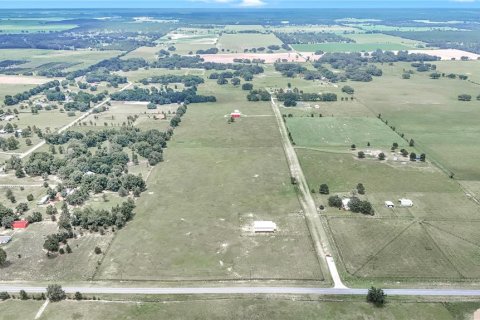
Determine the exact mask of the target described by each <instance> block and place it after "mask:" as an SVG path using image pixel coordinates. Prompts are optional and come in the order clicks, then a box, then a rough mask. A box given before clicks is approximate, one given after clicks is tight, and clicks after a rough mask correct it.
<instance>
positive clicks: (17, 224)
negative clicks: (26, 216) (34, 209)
mask: <svg viewBox="0 0 480 320" xmlns="http://www.w3.org/2000/svg"><path fill="white" fill-rule="evenodd" d="M27 227H28V221H27V220H18V221H13V222H12V229H26V228H27Z"/></svg>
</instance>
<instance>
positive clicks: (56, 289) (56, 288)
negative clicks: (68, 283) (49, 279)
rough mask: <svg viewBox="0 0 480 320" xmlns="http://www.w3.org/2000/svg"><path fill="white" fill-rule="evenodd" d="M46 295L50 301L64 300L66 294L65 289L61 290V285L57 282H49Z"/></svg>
mask: <svg viewBox="0 0 480 320" xmlns="http://www.w3.org/2000/svg"><path fill="white" fill-rule="evenodd" d="M47 297H48V299H49V300H50V301H52V302H57V301H61V300H65V299H66V298H67V295H66V294H65V291H63V289H62V287H61V286H60V285H58V284H50V285H49V286H48V287H47Z"/></svg>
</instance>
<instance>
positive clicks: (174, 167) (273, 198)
mask: <svg viewBox="0 0 480 320" xmlns="http://www.w3.org/2000/svg"><path fill="white" fill-rule="evenodd" d="M199 90H200V91H201V92H202V93H204V94H212V93H214V94H215V95H216V97H217V99H218V102H217V103H214V104H192V105H190V106H189V110H188V112H187V114H186V115H185V116H184V118H183V119H184V120H182V124H181V126H180V127H179V128H178V129H177V130H176V131H175V136H174V137H173V139H172V141H171V142H170V144H169V147H168V149H167V150H166V154H165V162H164V163H163V164H162V166H161V167H155V168H154V169H153V170H152V173H151V175H150V176H149V179H148V181H147V183H148V190H147V191H146V192H145V193H144V194H143V195H142V196H141V197H140V199H139V200H138V201H137V209H136V212H138V214H137V216H136V217H135V219H134V220H133V221H132V222H131V223H130V224H129V225H128V226H127V227H126V228H125V229H124V230H122V231H121V232H119V233H118V235H117V236H116V238H115V239H114V241H113V243H112V246H111V247H110V249H109V251H108V252H107V253H106V257H105V259H104V260H103V263H102V265H101V266H100V269H99V272H98V273H97V275H96V277H95V278H96V279H98V280H100V279H136V280H140V279H143V280H163V279H176V280H182V279H232V280H234V279H248V278H250V277H251V278H253V279H312V280H322V279H323V275H322V272H321V270H320V266H319V264H318V261H317V260H316V255H315V252H314V249H313V246H312V243H311V240H310V238H309V235H308V231H307V229H306V224H305V221H304V218H303V215H302V214H301V211H300V206H299V203H298V199H297V196H296V193H295V191H294V189H293V187H292V185H291V184H290V175H289V172H288V167H287V164H286V160H285V158H284V155H283V149H282V146H281V143H280V136H279V132H278V128H277V125H276V120H275V118H274V116H273V113H272V111H271V107H270V104H269V103H248V102H247V101H246V100H245V97H244V93H243V92H242V91H241V89H240V88H233V87H231V86H222V87H220V86H218V85H217V84H216V83H215V82H214V81H208V82H207V83H206V84H205V85H202V86H200V87H199ZM233 109H240V110H241V111H242V113H243V114H245V115H246V116H245V117H244V118H242V119H240V120H238V121H237V122H235V123H233V124H227V119H228V118H227V117H226V115H227V114H229V113H230V112H232V111H233ZM212 167H214V168H215V170H214V171H212V170H210V169H211V168H212ZM192 177H195V178H194V179H192ZM185 197H187V199H188V200H187V201H179V199H181V198H185ZM253 220H273V221H275V222H276V223H277V224H278V226H279V232H278V233H276V234H275V235H261V236H258V235H257V236H255V235H253V234H252V232H251V231H249V230H248V228H249V226H250V225H251V223H252V222H253ZM159 244H161V245H160V246H159ZM127 245H128V246H129V247H130V248H140V247H141V248H142V250H122V249H121V248H123V247H125V246H127ZM285 253H288V254H285ZM300 257H301V258H300ZM279 260H282V261H283V262H282V263H280V264H272V261H279ZM125 261H130V262H127V263H125ZM134 261H137V262H138V261H142V263H136V262H134ZM139 271H140V272H139Z"/></svg>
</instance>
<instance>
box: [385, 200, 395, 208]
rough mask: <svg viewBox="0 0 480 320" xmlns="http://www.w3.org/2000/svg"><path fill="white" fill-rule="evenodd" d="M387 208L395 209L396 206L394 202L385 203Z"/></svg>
mask: <svg viewBox="0 0 480 320" xmlns="http://www.w3.org/2000/svg"><path fill="white" fill-rule="evenodd" d="M385 207H387V208H395V204H394V203H393V202H392V201H385Z"/></svg>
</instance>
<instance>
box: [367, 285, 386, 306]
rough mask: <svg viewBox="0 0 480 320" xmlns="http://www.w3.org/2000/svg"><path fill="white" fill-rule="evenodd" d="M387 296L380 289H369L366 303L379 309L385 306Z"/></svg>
mask: <svg viewBox="0 0 480 320" xmlns="http://www.w3.org/2000/svg"><path fill="white" fill-rule="evenodd" d="M386 296H387V295H386V294H385V292H383V290H382V289H380V288H375V287H371V288H370V289H368V293H367V301H368V302H370V303H373V304H374V305H375V306H377V307H379V306H382V305H383V304H385V297H386Z"/></svg>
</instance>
